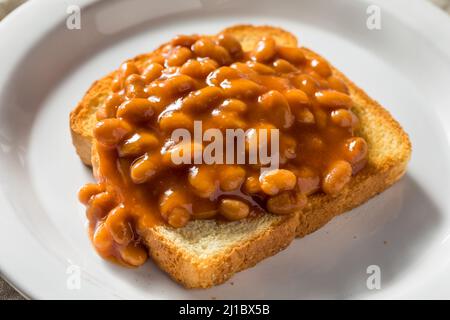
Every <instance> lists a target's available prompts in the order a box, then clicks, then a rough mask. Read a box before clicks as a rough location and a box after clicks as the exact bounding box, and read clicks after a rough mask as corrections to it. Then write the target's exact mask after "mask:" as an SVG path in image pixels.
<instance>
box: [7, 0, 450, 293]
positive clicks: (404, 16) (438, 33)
mask: <svg viewBox="0 0 450 320" xmlns="http://www.w3.org/2000/svg"><path fill="white" fill-rule="evenodd" d="M102 1H105V0H72V2H71V4H75V5H79V6H80V7H82V8H83V7H86V6H89V5H92V4H94V3H97V2H102ZM231 1H232V0H231ZM359 1H360V2H366V3H367V1H366V0H359ZM370 3H372V4H377V5H379V6H380V7H381V8H383V9H386V10H388V11H389V13H390V14H392V15H393V16H394V17H395V18H396V19H399V20H400V21H401V22H402V23H403V24H405V25H406V26H407V27H410V28H412V29H413V30H414V32H417V33H418V34H420V35H421V36H423V37H425V38H426V39H428V40H430V42H431V43H432V44H433V45H434V46H436V49H438V50H439V51H441V52H444V53H445V55H446V56H447V58H450V42H443V41H442V38H443V37H447V38H450V18H449V16H448V15H447V14H445V13H444V12H443V11H442V10H440V9H439V8H437V7H435V6H434V5H433V4H431V3H430V2H428V1H425V0H420V1H417V2H415V3H414V5H412V4H411V2H409V1H408V0H397V1H388V2H382V0H375V1H371V2H370ZM53 4H54V2H53V1H52V0H41V1H39V3H38V2H37V1H28V2H26V3H24V4H23V5H21V6H20V7H19V8H17V9H16V10H14V11H13V12H12V13H11V14H9V15H8V16H7V17H6V18H5V19H4V20H3V21H2V22H1V23H0V37H2V38H6V39H7V40H6V41H4V43H5V44H6V43H8V46H9V47H11V45H13V46H14V47H15V48H16V50H17V51H18V52H24V51H25V50H26V49H27V48H29V47H30V46H31V43H28V42H27V41H26V39H24V40H23V41H21V43H18V42H16V43H13V42H12V41H13V40H14V34H16V33H17V32H18V31H19V30H20V29H21V28H23V27H24V22H25V21H27V20H28V19H30V20H29V21H32V20H33V19H34V20H36V15H41V16H43V17H45V18H44V19H40V20H39V22H38V23H37V22H36V27H35V28H33V30H30V32H29V35H28V37H29V38H30V39H32V40H35V41H37V40H39V39H41V38H42V37H44V36H45V32H46V31H47V30H49V29H51V28H53V26H54V24H56V23H57V22H58V21H60V20H61V16H62V15H61V14H62V13H61V12H60V11H57V10H56V7H57V6H52V5H53ZM48 10H51V11H52V14H49V12H48ZM44 12H45V14H44ZM422 25H426V28H420V27H419V26H422ZM8 40H10V41H8ZM2 46H3V45H1V44H0V48H2ZM5 46H6V45H5ZM2 51H3V50H0V61H3V59H2V58H3V56H6V55H5V54H2ZM15 59H16V61H19V60H20V55H18V56H17V57H16V58H15ZM13 61H14V59H13ZM13 65H14V63H11V64H10V67H11V70H12V66H13ZM6 69H8V68H6ZM7 74H8V71H7V70H6V71H5V72H4V75H3V76H2V75H1V74H0V84H2V83H4V80H3V78H4V77H5V79H6V75H7ZM2 87H3V86H1V87H0V95H2V91H3V88H2ZM2 166H3V163H2V159H1V157H0V167H2ZM0 208H2V212H0V221H2V220H3V219H4V218H5V216H6V215H7V214H6V213H5V212H9V213H14V208H13V207H12V206H11V204H10V203H9V202H8V200H7V198H6V196H5V194H4V191H3V190H2V189H0ZM10 223H11V226H12V228H13V229H10V232H18V234H19V233H20V234H22V235H23V236H24V237H25V238H26V237H30V234H27V232H26V231H27V229H26V228H25V227H24V226H23V225H22V224H21V223H20V221H19V220H18V219H16V221H10ZM2 237H3V235H1V234H0V238H2ZM0 249H1V248H0ZM40 250H42V251H43V256H45V257H47V256H48V258H49V261H50V260H51V258H52V256H51V255H50V254H49V252H46V251H45V248H40ZM1 252H3V251H1ZM4 260H7V259H2V261H1V262H0V275H1V276H2V277H3V278H4V279H5V281H6V282H7V283H8V284H10V285H11V286H12V287H13V288H14V289H16V290H17V291H18V292H19V293H20V294H21V295H22V296H24V297H25V298H29V299H46V298H49V297H51V296H55V292H53V293H51V292H48V291H44V290H42V287H39V288H37V286H36V285H34V286H33V284H32V283H26V279H24V278H25V277H24V276H23V275H22V274H20V273H18V272H15V270H14V269H15V268H14V266H12V265H10V264H8V263H7V262H6V263H5V262H3V261H4ZM24 260H25V259H24ZM55 262H57V263H58V264H60V262H59V261H53V263H55ZM48 263H50V262H48ZM86 286H90V287H91V288H89V289H95V290H100V291H99V292H102V293H103V294H105V291H104V290H103V288H101V287H98V286H97V285H95V284H93V283H91V282H88V283H87V284H86ZM68 292H69V291H68ZM57 294H58V295H59V298H60V299H74V298H79V297H77V296H74V295H72V294H70V293H69V294H67V293H66V294H64V292H58V293H57ZM108 298H117V296H116V297H115V296H114V295H113V294H111V293H110V292H108Z"/></svg>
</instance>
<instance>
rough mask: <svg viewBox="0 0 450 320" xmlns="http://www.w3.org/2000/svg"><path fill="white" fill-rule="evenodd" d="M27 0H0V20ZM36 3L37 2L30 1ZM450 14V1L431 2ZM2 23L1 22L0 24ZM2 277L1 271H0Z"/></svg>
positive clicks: (2, 285) (4, 288)
mask: <svg viewBox="0 0 450 320" xmlns="http://www.w3.org/2000/svg"><path fill="white" fill-rule="evenodd" d="M25 1H27V0H0V20H2V19H3V18H4V17H5V16H6V15H7V14H8V13H10V12H11V11H12V10H14V9H15V8H16V7H17V6H19V5H20V4H22V3H24V2H25ZM30 1H36V0H30ZM429 1H431V2H433V3H434V4H435V5H437V6H439V7H440V8H442V9H443V10H445V11H446V12H447V13H448V14H450V0H429ZM0 23H1V22H0ZM0 275H1V271H0ZM20 299H23V297H22V296H21V295H20V294H19V293H18V292H17V291H16V290H14V289H13V288H12V287H11V286H10V285H8V284H7V283H6V282H5V281H4V280H3V279H2V278H1V277H0V300H20Z"/></svg>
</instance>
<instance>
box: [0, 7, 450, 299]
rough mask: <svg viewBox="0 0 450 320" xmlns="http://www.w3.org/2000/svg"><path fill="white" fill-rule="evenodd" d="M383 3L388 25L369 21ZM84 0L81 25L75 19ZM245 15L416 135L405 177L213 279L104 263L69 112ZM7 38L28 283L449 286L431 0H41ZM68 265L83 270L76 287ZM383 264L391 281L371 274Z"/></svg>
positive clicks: (6, 247)
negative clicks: (150, 58)
mask: <svg viewBox="0 0 450 320" xmlns="http://www.w3.org/2000/svg"><path fill="white" fill-rule="evenodd" d="M373 3H376V4H377V5H379V6H380V8H381V11H380V12H381V30H369V29H368V28H367V27H366V21H367V18H368V14H367V12H366V10H367V8H368V6H369V4H373ZM72 4H77V5H79V6H80V7H81V23H82V24H81V30H68V29H67V28H66V18H67V16H68V15H67V13H66V10H67V7H68V5H72ZM369 10H370V9H369ZM372 10H373V8H372ZM236 23H255V24H270V25H277V26H281V27H283V28H285V29H287V30H289V31H291V32H293V33H294V34H296V35H298V37H299V40H300V43H301V44H303V45H305V46H307V47H311V48H313V49H314V50H316V51H318V52H319V53H321V54H323V55H324V56H325V57H327V58H328V59H330V60H331V61H332V62H333V63H334V64H335V65H336V66H337V67H338V68H339V69H341V70H342V71H344V72H345V73H346V74H347V75H348V76H349V77H350V78H351V79H353V80H354V81H355V82H356V83H357V84H358V85H359V86H361V87H362V88H364V89H365V90H366V91H367V92H368V93H369V94H370V95H371V96H372V97H374V98H375V99H377V100H378V101H380V102H381V103H382V105H384V106H386V107H387V108H388V109H389V110H390V111H391V112H392V114H393V115H394V116H395V118H396V119H398V120H399V121H400V123H401V124H402V125H403V127H404V128H405V130H406V131H407V132H408V133H409V134H410V136H411V140H412V143H413V149H414V151H413V157H412V160H411V162H410V165H409V169H408V172H407V174H406V176H405V177H404V178H403V179H402V180H401V181H400V182H399V183H398V184H396V185H395V186H394V187H393V188H391V189H389V190H388V191H386V192H384V193H383V194H382V195H380V196H378V197H376V198H375V199H373V200H371V201H369V202H368V203H366V204H365V205H363V206H361V207H360V208H358V209H356V210H353V211H352V212H350V213H348V214H346V215H343V216H341V217H339V218H337V219H334V220H333V221H332V222H331V223H329V224H328V225H327V226H326V227H324V228H323V229H321V230H320V231H318V232H316V233H314V234H312V235H310V236H307V237H306V238H304V239H301V240H295V241H294V242H293V243H292V245H291V246H290V247H289V248H288V249H287V250H285V251H283V252H281V253H280V254H278V255H276V256H274V257H272V258H269V259H267V260H265V261H263V262H261V263H259V264H258V265H257V266H256V267H254V268H251V269H249V270H246V271H244V272H241V273H239V274H237V275H236V276H234V277H233V278H232V280H231V281H229V282H227V283H225V284H223V285H221V286H218V287H215V288H212V289H208V290H185V289H183V288H182V287H181V286H179V285H177V284H176V283H175V282H173V281H171V280H170V279H169V277H168V276H167V275H165V274H164V273H163V272H161V271H159V270H158V269H157V268H156V267H155V265H154V264H152V263H151V262H149V263H147V264H146V265H145V266H143V267H141V268H140V269H137V270H128V269H122V268H120V267H117V266H114V265H112V264H109V263H106V262H104V261H103V260H102V259H100V258H99V257H98V256H97V254H96V253H95V252H94V250H93V249H92V247H91V245H90V243H89V240H88V237H87V235H86V232H85V214H84V208H83V207H82V206H81V205H80V204H79V203H78V201H77V199H76V192H77V189H78V188H79V187H80V186H81V185H83V184H84V183H85V182H86V181H88V180H91V179H92V178H91V174H90V172H89V170H88V169H87V168H85V167H84V166H83V165H82V164H81V163H80V161H79V159H78V157H77V156H76V154H75V152H74V149H73V147H72V144H71V139H70V134H69V128H68V114H69V112H70V110H71V109H72V108H73V107H74V106H75V105H76V103H77V101H79V100H80V98H81V97H82V96H83V94H84V92H85V91H86V89H87V88H88V87H89V86H90V85H91V83H92V82H93V81H94V80H96V79H99V78H100V77H102V76H103V75H105V74H107V73H108V72H109V71H111V70H112V69H114V68H116V67H117V66H118V65H119V64H120V62H122V61H123V60H125V59H126V58H129V57H133V56H135V55H137V54H139V53H142V52H146V51H150V50H152V49H153V48H155V47H156V46H157V45H158V44H160V43H162V42H164V41H165V40H167V39H169V38H170V37H172V36H174V35H176V34H179V33H216V32H217V31H219V30H220V29H222V28H223V27H226V26H230V25H233V24H236ZM0 39H1V41H0V64H1V68H0V186H1V191H0V270H1V273H2V275H3V276H4V277H6V278H7V279H8V280H9V281H10V282H11V283H12V284H13V285H14V286H16V287H17V288H18V289H19V290H20V291H21V292H23V293H24V294H25V295H26V296H29V297H32V298H69V299H70V298H137V299H141V298H144V299H160V298H163V299H186V298H193V299H196V298H205V299H209V298H212V297H215V298H217V299H221V298H223V299H227V298H252V299H259V298H262V299H265V298H288V299H300V298H450V274H449V272H448V270H449V267H450V261H449V259H450V240H449V237H450V208H449V204H450V200H449V194H450V192H449V191H450V188H449V182H450V179H449V177H450V154H449V150H450V149H449V140H448V139H449V138H450V108H449V105H450V90H449V84H450V41H449V40H450V19H449V18H448V17H447V16H446V15H445V14H444V13H441V12H439V11H438V9H435V8H434V7H432V6H431V5H429V4H428V3H426V2H422V1H406V0H404V1H383V2H382V1H375V2H374V1H370V3H369V2H364V1H270V0H263V1H261V0H250V1H233V0H231V1H226V0H215V1H207V0H174V1H172V0H171V1H169V0H161V1H160V0H155V1H144V0H142V1H141V0H132V1H89V0H83V1H81V0H80V1H75V0H71V1H56V0H55V1H50V0H45V1H44V0H42V1H30V2H29V3H27V4H26V5H24V6H22V7H21V8H19V9H18V10H17V11H16V12H14V13H12V14H11V15H10V16H9V17H7V18H6V20H4V21H3V22H2V23H0ZM71 265H75V266H79V267H80V268H81V269H80V270H81V283H80V284H81V286H80V288H79V289H76V288H75V289H74V287H73V286H71V285H70V284H71V283H72V285H73V284H74V282H71V279H72V280H73V278H71V277H70V276H71V275H74V274H76V271H75V273H72V274H70V272H71V271H73V270H74V269H73V268H72V269H71V268H70V266H71ZM371 265H376V266H379V268H380V271H381V289H379V290H369V289H368V287H367V286H366V280H367V278H368V277H369V275H368V274H367V268H368V266H371ZM68 281H69V286H68ZM75 284H76V282H75Z"/></svg>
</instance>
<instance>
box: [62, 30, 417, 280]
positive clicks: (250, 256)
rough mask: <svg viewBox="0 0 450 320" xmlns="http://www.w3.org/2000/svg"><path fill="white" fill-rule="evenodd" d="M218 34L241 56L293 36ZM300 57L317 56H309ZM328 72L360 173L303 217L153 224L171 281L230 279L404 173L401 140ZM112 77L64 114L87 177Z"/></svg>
mask: <svg viewBox="0 0 450 320" xmlns="http://www.w3.org/2000/svg"><path fill="white" fill-rule="evenodd" d="M224 32H228V33H231V34H233V35H234V36H235V37H236V38H237V39H238V40H239V41H240V42H241V44H242V47H243V48H244V50H250V49H252V48H254V46H255V44H256V42H257V41H258V40H259V39H260V38H261V37H262V36H267V35H270V36H272V37H274V38H275V40H276V41H277V43H278V44H280V45H284V46H297V40H296V38H295V36H293V35H292V34H290V33H289V32H287V31H284V30H282V29H279V28H274V27H270V26H250V25H242V26H235V27H231V28H228V29H225V30H224ZM307 52H308V54H309V55H311V56H318V55H317V54H316V53H314V52H312V51H310V50H308V51H307ZM151 55H152V53H150V54H144V55H140V56H138V57H136V58H134V59H133V61H134V62H135V63H137V64H138V65H140V64H143V63H144V62H145V60H146V59H148V58H149V57H150V56H151ZM332 69H333V74H334V75H335V76H337V77H339V78H341V79H342V80H344V81H345V83H346V84H347V86H348V87H349V89H350V94H351V96H352V98H353V99H354V101H355V107H354V109H353V111H354V112H355V113H357V115H358V117H359V119H360V122H361V129H360V132H359V134H360V135H361V136H363V137H364V138H365V139H366V141H367V142H368V145H369V155H368V164H367V166H366V168H365V169H364V170H362V171H361V172H360V173H358V174H357V175H356V176H355V177H353V178H352V180H351V182H350V183H349V184H348V186H347V187H345V188H344V190H343V191H342V192H341V193H340V194H338V195H337V196H329V195H325V194H322V193H318V194H315V195H313V196H310V197H309V200H308V205H307V207H306V208H305V209H304V210H303V212H300V213H296V214H294V215H292V216H289V217H285V216H284V217H279V216H274V215H271V214H265V215H263V216H262V217H258V218H253V219H247V220H244V221H238V222H229V223H219V222H217V221H214V220H210V221H205V220H197V221H192V222H190V223H189V224H188V225H187V226H186V227H183V228H181V229H173V228H170V227H167V226H158V227H155V228H153V229H150V230H148V231H147V232H146V234H145V236H144V238H145V241H146V243H147V245H148V246H149V248H150V255H151V257H152V258H153V259H154V261H155V262H156V263H157V264H158V265H159V266H160V267H161V268H162V269H163V270H165V271H166V272H167V273H168V274H169V275H170V276H171V277H172V278H174V279H175V280H177V281H178V282H180V283H182V284H183V285H185V286H186V287H189V288H197V287H203V288H205V287H209V286H212V285H217V284H220V283H222V282H224V281H226V280H227V279H229V278H230V277H231V276H232V275H233V274H234V273H236V272H238V271H240V270H243V269H246V268H249V267H251V266H253V265H255V264H256V263H257V262H259V261H261V260H262V259H264V258H266V257H269V256H271V255H273V254H275V253H276V252H278V251H280V250H282V249H283V248H285V247H286V246H287V245H289V243H290V242H291V241H292V239H293V238H294V237H295V236H296V235H297V236H304V235H306V234H309V233H311V232H313V231H315V230H317V229H318V228H320V227H321V226H323V225H324V224H325V223H327V222H328V221H330V220H331V219H332V218H333V217H334V216H336V215H338V214H341V213H343V212H345V211H347V210H349V209H351V208H354V207H356V206H358V205H360V204H361V203H363V202H365V201H367V200H368V199H370V198H371V197H372V196H374V195H376V194H378V193H380V192H382V191H383V190H385V189H386V188H388V187H389V186H390V185H392V184H393V183H394V182H396V181H397V180H398V179H400V177H401V176H402V175H403V174H404V172H405V169H406V165H407V163H408V160H409V158H410V154H411V144H410V142H409V139H408V136H407V134H406V133H405V132H404V131H403V130H402V128H401V127H400V125H399V124H398V123H397V122H396V121H395V120H394V119H393V118H392V117H391V115H390V114H389V113H388V112H387V111H386V110H384V109H383V108H382V107H381V106H380V105H379V104H378V103H377V102H375V101H373V100H372V99H370V98H369V97H368V96H367V95H366V94H365V93H364V92H363V91H362V90H361V89H359V88H358V87H356V86H355V85H354V84H353V83H352V82H351V81H350V80H348V79H347V78H346V77H345V76H344V75H343V74H342V73H341V72H339V71H338V70H336V69H335V68H332ZM113 77H114V72H113V73H111V74H110V75H108V76H106V77H105V78H103V79H101V80H99V81H97V82H95V83H94V84H93V85H92V87H91V88H90V89H89V90H88V92H87V93H86V95H85V96H84V97H83V99H82V100H81V102H80V103H79V104H78V106H77V107H76V108H75V109H74V110H73V111H72V113H71V114H70V127H71V133H72V138H73V143H74V145H75V147H76V150H77V152H78V154H79V156H80V158H81V159H82V161H83V162H84V163H86V164H87V165H91V164H93V166H94V172H95V171H96V168H97V165H96V163H97V161H98V157H97V155H96V148H95V146H94V147H93V148H92V141H93V138H92V129H93V127H94V125H95V122H96V120H95V112H96V110H97V108H98V107H99V106H100V105H101V104H102V102H103V100H104V99H105V97H106V96H107V95H108V94H109V92H110V87H111V82H112V79H113ZM91 150H92V151H93V152H92V153H91Z"/></svg>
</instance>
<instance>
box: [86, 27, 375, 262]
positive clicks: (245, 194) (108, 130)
mask: <svg viewBox="0 0 450 320" xmlns="http://www.w3.org/2000/svg"><path fill="white" fill-rule="evenodd" d="M99 100H100V101H99V105H100V106H99V109H98V111H97V112H96V118H97V124H96V126H95V128H94V132H93V135H94V142H95V145H96V151H97V152H98V158H99V159H98V160H99V162H98V163H99V168H98V174H97V176H98V179H99V183H98V184H87V185H86V186H85V187H83V188H82V189H80V191H79V199H80V201H81V202H82V203H83V204H85V205H86V207H87V209H86V215H87V217H88V220H89V227H90V234H91V237H92V241H93V244H94V246H95V248H96V249H97V251H98V252H99V253H100V254H101V255H102V256H103V257H105V258H108V259H112V260H114V261H117V262H119V263H122V264H124V265H127V266H139V265H141V264H143V263H144V262H145V260H146V259H147V257H148V252H147V249H146V247H145V246H144V245H143V238H145V237H146V235H145V234H144V233H143V232H144V231H143V230H145V229H148V228H151V227H152V226H154V225H157V224H167V225H168V226H170V227H173V228H181V227H184V226H185V225H186V224H188V223H189V221H191V220H194V219H225V220H229V221H236V220H241V219H245V218H249V217H253V216H257V215H258V214H260V213H262V212H269V213H272V214H276V215H286V214H292V213H294V212H300V214H301V210H302V208H303V207H304V206H305V204H306V202H307V197H308V196H310V195H312V194H315V193H318V192H323V193H326V194H329V195H333V196H334V195H336V194H338V193H339V192H341V191H342V189H344V188H345V187H346V185H348V183H349V182H350V180H351V177H352V175H355V174H357V173H358V172H359V171H360V170H362V169H363V168H364V166H365V164H366V162H367V157H368V146H367V143H366V141H365V140H364V138H362V137H357V136H355V135H354V132H357V130H356V129H357V128H358V126H359V120H358V117H357V115H356V114H355V113H354V112H353V110H352V107H353V100H352V95H351V92H350V90H349V88H348V86H347V84H346V81H345V80H344V79H343V78H341V77H340V75H339V74H338V73H336V72H334V71H333V69H332V67H331V66H330V65H329V64H328V62H326V61H325V60H324V59H322V58H320V57H316V56H313V55H312V54H311V53H310V52H308V51H306V50H304V49H303V48H294V47H284V46H279V45H277V43H276V41H275V39H274V38H271V37H264V38H262V39H260V41H258V43H257V45H256V47H255V48H254V50H252V51H248V52H245V51H244V50H243V48H242V46H241V44H240V42H239V41H238V40H237V39H236V38H234V37H233V36H231V35H230V34H227V33H222V34H219V35H218V36H215V37H209V36H200V35H182V36H177V37H175V38H174V39H173V40H172V41H171V42H169V43H167V44H166V45H163V46H161V47H160V49H158V50H156V51H155V52H154V53H152V54H151V55H149V56H148V59H147V61H146V63H144V64H141V63H137V62H136V63H135V62H134V61H133V60H129V61H126V62H125V63H123V64H122V65H120V67H119V69H118V70H117V71H116V72H115V74H114V77H113V79H112V83H111V92H110V93H109V95H108V96H107V97H106V98H105V99H104V102H103V103H102V101H101V99H99ZM194 121H202V126H203V129H218V130H220V132H222V133H225V132H226V130H227V129H242V131H241V133H242V135H243V137H244V138H245V141H244V142H243V143H242V144H241V145H242V146H243V147H245V149H244V150H240V152H242V153H241V154H240V155H243V156H245V159H246V162H245V163H239V164H236V163H228V162H226V163H210V162H208V161H205V162H202V159H201V158H199V157H198V156H199V155H201V154H203V152H204V151H205V150H206V148H207V142H206V141H197V140H195V139H192V140H187V141H185V140H183V141H181V140H180V141H174V140H173V138H172V136H171V134H172V132H173V131H174V130H176V129H180V128H183V129H187V130H188V132H189V133H194V131H195V130H194ZM263 129H265V130H267V131H263ZM271 129H278V130H279V135H278V136H279V145H278V147H279V150H278V151H279V154H278V156H279V158H278V160H279V168H278V169H269V168H265V167H264V166H265V164H264V162H263V161H262V160H261V154H260V151H261V146H260V145H258V144H257V145H256V149H255V148H254V147H255V146H254V145H253V143H258V142H260V143H261V142H263V141H265V142H266V143H267V145H266V146H265V147H270V148H272V142H273V141H272V136H271V134H270V130H271ZM264 132H265V133H266V134H267V136H266V137H265V138H266V139H263V140H261V139H262V138H263V136H262V134H263V133H264ZM209 150H211V149H210V148H209ZM251 150H256V151H257V153H258V157H257V159H253V160H254V161H253V160H252V162H251V163H250V161H249V158H250V151H251ZM188 151H190V156H189V157H188V159H190V160H191V162H190V163H183V162H181V163H178V162H177V163H175V161H174V160H173V159H174V157H173V156H174V155H177V156H179V157H182V158H184V159H185V157H184V156H185V154H184V152H188ZM234 151H235V154H234V155H235V156H236V154H237V148H236V146H235V150H234ZM235 158H237V157H235Z"/></svg>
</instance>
